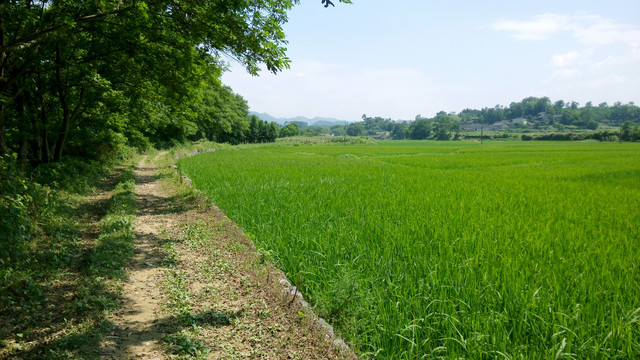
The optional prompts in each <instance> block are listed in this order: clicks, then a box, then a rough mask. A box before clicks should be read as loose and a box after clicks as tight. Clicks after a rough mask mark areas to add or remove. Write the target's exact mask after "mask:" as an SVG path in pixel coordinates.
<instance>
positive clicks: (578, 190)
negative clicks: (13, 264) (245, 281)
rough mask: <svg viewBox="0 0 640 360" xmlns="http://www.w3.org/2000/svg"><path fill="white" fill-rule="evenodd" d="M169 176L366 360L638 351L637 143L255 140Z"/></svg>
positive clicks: (628, 354)
mask: <svg viewBox="0 0 640 360" xmlns="http://www.w3.org/2000/svg"><path fill="white" fill-rule="evenodd" d="M179 167H180V169H181V170H182V171H183V172H185V173H186V174H187V175H188V176H189V177H190V178H191V179H192V180H193V182H194V184H195V185H196V187H197V188H198V189H199V190H201V191H203V192H204V193H205V194H207V196H209V197H210V198H211V199H212V200H213V201H214V202H215V203H216V205H218V206H219V207H220V208H221V209H223V210H224V212H225V213H226V214H227V216H229V217H230V218H231V219H233V220H234V221H236V222H237V223H238V224H240V226H241V227H242V228H243V230H244V231H245V232H246V233H248V234H251V237H252V239H253V241H254V242H255V243H256V245H257V246H259V247H260V248H263V249H266V250H269V251H272V252H273V253H274V254H275V256H277V259H278V265H279V266H280V267H281V268H282V269H283V270H284V271H285V272H286V273H287V276H288V277H289V278H292V279H293V278H296V279H297V278H300V279H301V281H300V287H301V291H303V292H304V294H305V297H306V298H308V299H309V300H310V302H311V303H312V304H313V305H314V306H315V308H316V310H317V311H318V312H319V313H320V315H322V316H326V317H328V318H330V320H332V322H333V324H334V325H335V326H336V328H337V329H338V331H339V332H340V333H341V335H342V336H343V337H344V338H345V339H346V340H347V341H348V342H350V343H351V344H353V346H354V347H355V348H356V350H358V351H359V352H360V353H361V354H363V355H364V356H365V357H376V358H386V359H413V358H422V357H426V358H430V357H445V358H461V357H464V358H496V357H505V358H526V359H538V358H635V357H638V356H640V342H639V340H638V339H640V326H639V324H638V321H637V320H638V312H639V311H638V309H639V308H640V297H639V296H638V294H640V247H638V239H640V232H639V231H638V227H637V224H638V223H640V211H639V209H640V206H639V204H640V146H639V145H638V144H617V143H593V142H566V143H561V142H554V143H544V142H531V143H522V142H508V141H505V142H485V143H484V144H483V145H480V144H479V143H475V142H446V143H437V142H422V141H416V142H410V141H404V142H403V141H394V142H380V143H376V144H365V145H352V146H344V145H338V144H336V145H331V144H327V145H313V146H296V147H291V146H282V145H264V146H251V147H242V148H240V149H239V150H238V151H218V152H215V153H210V154H202V155H198V156H194V157H191V158H185V159H182V160H180V162H179Z"/></svg>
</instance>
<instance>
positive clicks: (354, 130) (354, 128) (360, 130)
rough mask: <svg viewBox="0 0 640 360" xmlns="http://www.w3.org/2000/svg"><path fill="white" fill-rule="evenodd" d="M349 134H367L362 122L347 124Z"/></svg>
mask: <svg viewBox="0 0 640 360" xmlns="http://www.w3.org/2000/svg"><path fill="white" fill-rule="evenodd" d="M346 131H347V135H349V136H362V135H364V134H365V129H364V126H363V125H362V124H360V123H353V124H349V125H347V129H346Z"/></svg>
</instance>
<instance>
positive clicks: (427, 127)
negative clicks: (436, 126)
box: [409, 118, 432, 140]
mask: <svg viewBox="0 0 640 360" xmlns="http://www.w3.org/2000/svg"><path fill="white" fill-rule="evenodd" d="M431 128H432V126H431V120H429V119H424V118H420V119H417V120H415V121H414V122H412V123H411V124H410V125H409V138H410V139H413V140H424V139H427V138H428V137H429V136H430V135H431Z"/></svg>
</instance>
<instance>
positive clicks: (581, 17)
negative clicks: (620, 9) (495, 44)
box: [492, 13, 640, 46]
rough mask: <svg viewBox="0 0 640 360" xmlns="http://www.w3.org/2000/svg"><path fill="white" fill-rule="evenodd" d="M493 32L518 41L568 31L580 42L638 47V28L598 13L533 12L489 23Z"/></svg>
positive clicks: (639, 40) (639, 36)
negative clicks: (529, 16)
mask: <svg viewBox="0 0 640 360" xmlns="http://www.w3.org/2000/svg"><path fill="white" fill-rule="evenodd" d="M492 28H493V30H495V31H505V32H509V33H511V36H512V37H513V38H515V39H518V40H545V39H548V38H549V37H550V36H551V35H554V34H558V33H568V34H569V35H570V36H572V37H573V38H575V39H576V40H578V41H579V42H581V43H583V44H589V45H606V44H616V43H624V44H628V45H629V46H637V44H638V43H639V42H640V29H638V28H636V27H633V26H631V25H627V24H622V23H619V22H616V21H615V20H613V19H608V18H604V17H602V16H600V15H589V14H584V13H582V14H577V15H559V14H542V15H535V16H533V17H532V19H531V20H524V21H518V20H500V21H497V22H495V23H493V25H492Z"/></svg>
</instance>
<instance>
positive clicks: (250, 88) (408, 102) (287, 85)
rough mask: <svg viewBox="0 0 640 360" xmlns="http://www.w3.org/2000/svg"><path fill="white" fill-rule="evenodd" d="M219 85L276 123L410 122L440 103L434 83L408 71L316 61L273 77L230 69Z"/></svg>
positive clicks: (309, 61)
mask: <svg viewBox="0 0 640 360" xmlns="http://www.w3.org/2000/svg"><path fill="white" fill-rule="evenodd" d="M300 74H304V76H300ZM223 81H224V82H229V83H233V84H234V85H233V89H234V91H236V92H238V93H240V94H242V95H243V96H244V97H245V98H247V99H248V100H249V104H250V105H251V108H252V110H255V111H259V112H268V113H270V114H271V115H274V116H281V117H293V116H298V115H307V116H332V117H333V116H340V117H342V118H343V119H344V120H349V121H357V120H358V119H360V117H361V115H362V113H367V114H371V115H375V116H393V117H404V118H407V119H411V118H413V117H414V116H415V115H416V114H418V113H421V112H423V110H424V109H425V108H426V107H429V105H430V103H433V102H434V101H437V100H438V99H439V98H441V97H442V95H440V94H438V91H437V90H436V89H437V88H436V87H435V86H433V84H434V82H433V81H432V80H430V79H429V78H428V77H427V76H426V75H425V74H424V73H422V72H421V71H419V70H416V69H413V68H372V67H368V68H359V67H357V66H350V65H336V64H326V63H322V62H318V61H315V60H306V61H297V62H295V63H293V64H291V69H290V70H287V71H283V72H282V73H280V74H278V75H277V76H274V75H271V74H267V73H264V74H262V75H261V76H260V77H252V76H250V75H247V74H246V73H245V72H244V71H243V69H241V68H239V67H234V68H233V71H232V72H229V73H226V74H225V75H224V77H223ZM398 114H402V115H398Z"/></svg>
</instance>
